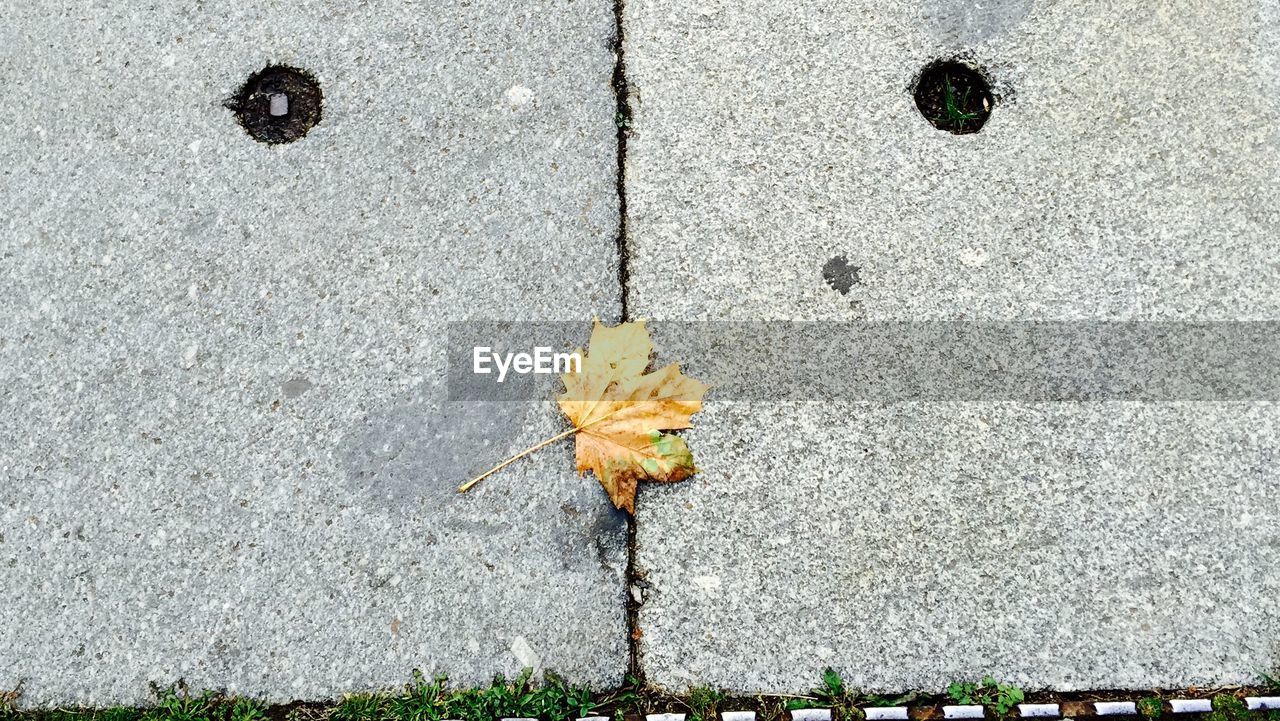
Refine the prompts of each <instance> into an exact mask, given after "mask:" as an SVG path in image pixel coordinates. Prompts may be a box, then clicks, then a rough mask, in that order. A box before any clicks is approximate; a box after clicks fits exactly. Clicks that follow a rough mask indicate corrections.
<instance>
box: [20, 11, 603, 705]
mask: <svg viewBox="0 0 1280 721" xmlns="http://www.w3.org/2000/svg"><path fill="white" fill-rule="evenodd" d="M180 5H181V6H180ZM613 29H614V16H613V10H612V7H611V6H610V5H608V4H602V3H599V2H578V1H571V2H567V3H565V2H558V3H554V4H552V3H532V4H525V5H520V6H519V7H516V6H512V5H511V4H509V3H503V2H490V1H487V0H483V1H481V2H472V3H465V4H457V5H438V4H437V5H428V4H422V3H414V2H407V3H406V2H398V3H371V4H370V3H361V4H350V3H323V2H322V3H301V4H299V3H279V2H241V1H239V0H237V1H235V2H230V1H227V2H223V1H221V0H211V1H209V2H203V3H195V4H194V5H191V4H167V5H166V4H161V5H157V6H152V7H149V8H141V7H138V6H135V5H131V4H129V3H105V4H104V3H96V4H88V5H80V6H77V7H75V8H70V7H66V6H64V5H63V4H60V3H53V2H43V1H39V2H21V3H7V4H5V6H4V9H3V10H0V40H2V42H0V88H3V91H2V93H0V127H3V128H4V132H3V133H2V134H0V157H2V158H3V159H4V160H3V163H0V231H2V233H0V307H3V313H0V449H2V450H0V478H2V479H3V482H0V688H11V687H13V686H14V685H16V684H17V682H18V681H19V680H20V679H23V680H25V683H24V686H23V688H24V691H25V695H24V696H23V697H22V702H23V703H24V704H29V705H54V704H59V705H65V704H90V705H103V704H115V703H137V702H144V701H146V700H148V699H149V698H150V691H149V689H148V683H149V682H155V683H157V684H161V685H166V684H170V683H173V682H175V681H178V680H179V679H184V680H185V681H186V682H187V683H188V684H189V685H190V686H191V687H193V688H202V687H208V688H225V689H229V690H231V691H234V692H237V693H243V694H250V695H254V696H259V697H263V698H266V699H268V700H271V701H285V700H289V699H295V698H301V699H317V698H328V697H333V696H335V695H337V694H339V693H342V692H346V691H350V690H353V689H361V688H369V687H388V686H392V685H397V684H400V683H402V682H404V681H406V680H407V679H408V678H409V676H410V673H411V671H412V670H413V669H415V668H419V669H422V670H423V671H424V672H425V673H427V674H428V675H431V674H435V673H447V674H449V676H450V677H451V679H453V680H454V681H455V682H458V683H483V682H487V681H488V680H489V679H491V678H492V675H493V674H494V673H495V672H506V673H508V674H513V673H516V672H518V671H519V670H520V669H521V667H522V666H525V665H536V666H537V667H538V668H539V669H547V670H555V671H557V672H559V673H561V674H563V675H565V676H566V677H567V678H568V679H570V680H572V681H574V682H576V683H584V684H590V685H593V686H611V685H614V684H616V683H618V682H620V680H621V674H622V672H623V670H624V669H625V668H626V660H627V646H626V621H625V615H624V610H623V575H624V572H625V559H626V552H625V548H624V544H625V536H626V533H625V523H624V522H623V519H622V518H621V517H619V516H618V515H617V514H616V513H615V512H614V511H613V509H612V507H611V506H609V504H608V502H607V499H605V498H604V496H603V494H601V493H600V492H599V489H598V488H596V487H594V486H593V484H592V483H590V482H589V481H587V480H583V479H579V478H578V477H577V474H576V473H574V472H573V470H572V468H573V464H572V459H571V455H570V454H571V449H570V448H569V447H568V446H567V445H565V446H558V447H556V448H551V449H547V450H546V451H544V452H543V453H541V454H539V455H538V456H537V457H536V458H532V459H529V460H528V461H526V462H523V463H521V464H518V465H516V466H513V467H511V469H510V470H509V471H508V472H506V473H504V474H503V475H502V476H501V477H500V478H495V479H492V480H491V481H490V482H488V483H486V484H485V485H483V486H481V487H480V488H479V489H477V490H476V491H475V492H473V493H472V494H469V495H467V496H458V495H456V494H455V493H453V492H452V489H453V488H454V487H456V485H457V484H458V483H459V482H460V481H462V480H465V479H466V477H467V475H468V474H470V473H474V472H476V471H478V470H482V469H483V468H484V467H486V466H487V465H488V464H491V463H493V462H496V461H497V460H500V459H501V458H502V457H503V455H504V454H506V453H508V452H510V451H511V450H513V449H516V448H519V447H521V446H522V445H527V444H528V443H530V442H532V441H534V440H538V439H539V438H541V437H545V436H547V435H551V434H552V433H554V432H555V431H556V430H557V429H558V423H559V421H557V420H556V415H555V413H556V412H555V409H554V407H551V406H546V407H532V406H529V405H520V404H489V405H484V404H473V405H468V406H467V407H465V408H462V407H459V405H458V404H449V403H446V402H444V401H443V400H442V399H443V387H442V383H443V379H444V372H443V361H444V341H445V336H444V333H445V327H446V326H445V324H446V322H447V321H449V320H462V319H468V318H486V319H538V318H550V319H557V320H568V319H582V320H584V321H586V320H589V319H590V318H591V317H593V316H596V315H598V316H600V317H605V318H611V317H616V316H617V315H618V314H619V311H620V300H619V299H620V292H619V287H618V281H617V259H616V248H615V243H614V238H615V234H616V232H617V225H618V218H617V198H616V188H615V175H616V155H615V154H616V146H615V132H616V131H615V126H614V110H615V108H614V99H613V95H612V92H611V88H610V78H611V73H612V69H613V54H612V52H611V50H610V45H609V44H610V42H611V36H612V34H613ZM268 63H279V64H283V65H288V66H291V67H296V68H299V69H302V70H306V71H307V72H309V73H311V74H313V75H314V76H315V77H316V78H317V79H318V80H319V82H320V85H321V88H322V91H323V94H324V104H323V113H322V117H321V119H320V122H319V123H318V124H317V125H315V126H314V127H312V128H310V130H309V132H308V133H307V135H306V136H305V137H303V138H302V139H300V140H298V141H296V142H294V143H291V144H287V145H276V146H271V145H265V144H261V143H258V142H255V141H254V140H253V139H251V138H250V137H249V136H248V135H247V134H246V132H245V131H244V130H243V129H242V128H241V127H240V126H239V124H238V122H237V118H236V115H235V114H234V113H233V112H232V110H230V109H229V108H227V107H224V103H225V102H226V101H227V100H228V99H229V98H231V97H232V96H233V95H235V93H236V92H237V90H238V89H239V86H240V84H241V83H243V82H244V81H245V80H246V79H247V78H248V77H249V76H250V75H251V74H252V73H254V72H256V71H259V70H261V69H262V68H263V67H264V66H266V65H267V64H268ZM271 107H276V108H277V110H278V109H280V108H279V104H278V103H274V104H272V106H271Z"/></svg>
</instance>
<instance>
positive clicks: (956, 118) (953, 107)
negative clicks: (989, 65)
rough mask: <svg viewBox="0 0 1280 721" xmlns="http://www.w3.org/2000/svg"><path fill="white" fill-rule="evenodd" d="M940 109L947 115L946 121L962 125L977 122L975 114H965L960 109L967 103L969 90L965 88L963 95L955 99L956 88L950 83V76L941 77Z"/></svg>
mask: <svg viewBox="0 0 1280 721" xmlns="http://www.w3.org/2000/svg"><path fill="white" fill-rule="evenodd" d="M942 93H943V97H942V108H943V111H944V112H946V114H947V120H949V121H951V122H953V123H955V124H957V125H964V124H965V123H967V122H969V121H971V120H977V119H978V114H977V113H967V112H965V111H963V110H961V109H960V108H961V107H963V106H964V105H966V104H967V103H968V102H969V89H968V88H965V91H964V95H962V96H960V98H959V99H958V100H957V98H956V86H955V84H954V83H952V82H951V76H950V75H944V76H943V77H942Z"/></svg>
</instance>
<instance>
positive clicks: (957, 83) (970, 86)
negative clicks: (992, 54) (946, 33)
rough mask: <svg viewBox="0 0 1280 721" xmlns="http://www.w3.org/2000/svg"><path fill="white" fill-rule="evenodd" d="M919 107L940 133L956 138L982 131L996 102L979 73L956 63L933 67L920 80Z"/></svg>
mask: <svg viewBox="0 0 1280 721" xmlns="http://www.w3.org/2000/svg"><path fill="white" fill-rule="evenodd" d="M915 97H916V107H917V108H919V109H920V114H921V115H923V116H924V117H925V120H928V121H929V123H930V124H932V125H933V127H935V128H937V129H938V130H945V131H947V132H949V133H955V134H956V135H964V134H966V133H976V132H978V131H979V130H981V129H982V126H983V124H985V123H986V122H987V118H988V117H990V116H991V108H992V106H994V105H995V99H994V98H993V97H992V96H991V84H990V83H988V82H987V79H986V77H985V76H983V74H982V73H981V72H979V71H978V70H976V69H974V68H972V67H970V66H968V65H965V64H964V63H960V62H956V61H954V60H939V61H936V62H934V63H931V64H929V65H928V66H927V67H925V69H924V70H923V71H921V73H920V77H919V78H918V79H917V80H916V89H915Z"/></svg>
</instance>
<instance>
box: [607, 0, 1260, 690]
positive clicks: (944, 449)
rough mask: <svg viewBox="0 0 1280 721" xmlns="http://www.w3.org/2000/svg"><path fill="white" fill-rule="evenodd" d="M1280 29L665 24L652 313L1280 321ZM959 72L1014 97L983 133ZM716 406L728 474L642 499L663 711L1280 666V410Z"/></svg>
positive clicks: (1190, 12)
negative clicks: (675, 692) (949, 61)
mask: <svg viewBox="0 0 1280 721" xmlns="http://www.w3.org/2000/svg"><path fill="white" fill-rule="evenodd" d="M1278 8H1280V5H1278V4H1277V3H1276V2H1275V1H1274V0H1261V1H1259V0H1227V1H1226V2H1218V3H1201V2H1193V1H1192V0H1177V1H1175V2H1167V3H1159V4H1158V6H1153V5H1151V4H1149V3H1141V2H1136V1H1129V0H1126V1H1124V2H1114V3H1092V2H1073V1H1062V2H1043V1H1042V2H1037V3H1017V2H1011V3H1000V2H997V3H982V4H981V7H978V4H977V3H972V4H970V3H958V2H929V3H916V2H899V3H884V2H871V1H870V0H842V1H841V2H827V1H818V2H789V3H777V2H769V1H766V0H747V1H746V2H720V1H718V0H697V1H696V2H695V1H693V0H630V1H629V2H628V3H627V6H626V16H625V19H626V23H627V25H626V26H627V48H626V52H627V64H628V71H629V79H630V83H631V88H632V90H633V99H634V101H635V105H634V111H635V118H634V123H633V124H634V129H635V130H634V136H633V137H632V138H631V141H630V143H629V144H628V151H629V152H628V159H627V160H628V166H627V188H628V209H629V228H630V233H631V238H630V249H631V267H630V273H631V281H632V287H631V288H630V298H631V303H632V305H631V311H632V314H633V315H635V316H637V317H648V318H652V319H654V326H655V327H660V326H661V322H662V320H663V319H684V320H689V319H708V320H714V319H721V318H732V319H737V320H755V319H776V320H786V319H811V320H815V319H827V320H833V321H834V320H854V319H861V318H866V319H875V320H895V319H896V320H924V319H948V320H958V319H972V318H977V319H990V320H1016V319H1032V318H1035V319H1088V318H1099V319H1128V320H1143V319H1168V320H1174V319H1197V320H1230V319H1271V318H1276V317H1277V316H1278V315H1280V292H1277V288H1280V285H1277V281H1280V266H1278V265H1277V260H1276V259H1277V257H1280V253H1278V252H1277V251H1278V250H1280V247H1278V241H1277V239H1278V238H1280V183H1277V181H1278V180H1280V172H1277V171H1278V170H1280V152H1277V151H1280V130H1278V129H1280V52H1277V50H1280V42H1278V41H1277V33H1278V30H1280V9H1278ZM956 54H962V55H967V56H969V57H970V58H972V60H973V61H975V62H977V63H979V64H981V65H982V66H984V67H985V68H987V70H988V72H989V73H990V75H991V77H992V78H993V81H994V86H995V91H996V93H997V94H998V95H999V96H1000V102H999V104H998V105H997V107H996V109H995V111H994V113H993V114H992V117H991V119H990V121H989V122H988V123H987V125H986V127H985V128H984V130H983V131H982V132H981V133H979V134H976V135H969V136H952V135H949V134H946V133H943V132H940V131H937V130H935V129H934V128H932V127H931V126H930V125H929V124H928V123H927V122H926V121H925V120H924V119H923V118H922V117H921V116H920V115H919V113H918V112H917V110H916V108H915V106H914V103H913V101H912V98H911V94H910V93H911V86H912V81H913V76H914V75H915V73H917V72H918V71H919V69H920V68H922V67H923V66H924V65H925V64H926V63H928V62H930V61H931V60H933V59H935V58H938V57H949V56H953V55H956ZM841 288H844V289H847V291H848V292H847V293H843V292H841ZM821 342H822V338H821V337H820V336H816V337H815V338H814V343H815V344H817V343H821ZM673 360H682V359H673ZM706 408H707V410H705V411H704V412H703V413H702V414H700V415H699V416H697V417H696V418H695V419H694V422H695V424H696V426H697V427H696V428H695V429H694V430H692V431H690V432H689V433H688V439H689V443H690V447H691V448H692V450H693V452H694V455H695V458H696V459H697V462H698V465H699V467H700V468H701V469H702V471H703V472H702V474H701V476H700V477H697V478H695V479H694V480H692V481H691V482H688V483H684V484H677V485H672V486H669V487H661V488H652V487H650V488H644V489H642V491H641V495H640V499H639V505H638V508H639V514H638V520H639V524H640V525H639V538H638V544H639V545H638V550H637V554H638V555H637V564H638V566H637V570H638V572H639V573H640V574H642V575H643V576H644V585H645V586H647V590H646V592H645V594H646V600H645V603H644V606H643V607H642V609H641V612H640V617H639V623H640V627H641V630H642V632H643V636H642V637H641V640H640V651H641V653H642V659H643V665H644V668H645V670H646V671H647V673H648V676H649V679H650V680H651V681H654V682H656V683H658V684H660V685H663V686H666V687H670V688H674V689H680V688H683V687H686V686H690V685H697V684H710V685H713V686H726V687H730V688H733V689H735V690H736V691H755V690H773V691H800V690H803V689H807V688H810V687H812V686H813V685H815V683H817V681H818V679H819V675H820V673H821V670H822V668H823V667H825V666H832V667H834V668H836V669H837V670H839V671H840V672H841V673H842V674H843V675H844V677H845V678H846V680H847V681H848V682H849V683H850V684H851V685H853V686H858V687H864V688H873V689H903V688H924V689H940V688H941V687H942V686H943V685H944V684H945V683H947V682H948V681H951V680H956V679H961V678H970V679H974V678H976V677H978V676H980V675H981V674H983V673H988V672H989V673H992V674H994V675H996V676H998V677H1000V678H1002V679H1005V680H1008V681H1012V682H1015V683H1019V684H1022V685H1024V686H1026V687H1032V688H1039V687H1053V688H1058V689H1079V688H1086V687H1093V688H1098V687H1101V688H1116V687H1125V688H1148V687H1154V686H1184V685H1192V684H1195V685H1214V684H1223V683H1233V682H1243V681H1252V680H1256V673H1257V672H1258V671H1260V670H1264V669H1266V668H1275V667H1276V666H1277V665H1280V580H1278V579H1277V577H1276V575H1275V573H1274V569H1275V568H1277V567H1280V503H1277V502H1276V493H1277V490H1278V489H1280V477H1278V476H1280V472H1278V471H1277V467H1276V463H1275V458H1276V454H1277V446H1278V445H1280V437H1278V436H1277V422H1278V421H1280V411H1277V409H1276V407H1275V406H1274V405H1273V404H1264V403H1253V404H1251V403H1240V404H1217V403H1202V404H1173V403H1170V404H1152V405H1143V404H1124V403H1094V404H1040V405H1018V404H996V403H982V402H975V403H970V404H945V403H935V404H923V403H921V404H899V405H893V404H886V405H867V404H864V405H859V404H854V403H844V404H838V403H837V404H831V405H817V404H805V403H794V404H765V403H756V404H748V403H734V402H733V399H732V398H724V397H723V396H717V395H716V393H715V391H714V390H713V391H712V393H711V394H709V396H708V399H707V403H706Z"/></svg>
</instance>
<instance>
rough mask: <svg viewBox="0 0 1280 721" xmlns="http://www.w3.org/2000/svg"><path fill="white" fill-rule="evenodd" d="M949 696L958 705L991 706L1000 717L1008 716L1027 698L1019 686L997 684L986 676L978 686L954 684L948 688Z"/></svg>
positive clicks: (973, 684)
mask: <svg viewBox="0 0 1280 721" xmlns="http://www.w3.org/2000/svg"><path fill="white" fill-rule="evenodd" d="M947 695H948V696H950V697H951V700H952V701H955V702H956V703H958V704H962V705H971V704H981V705H983V706H990V707H991V708H992V709H994V710H995V712H996V714H997V715H999V716H1007V715H1008V714H1009V712H1010V711H1012V710H1013V707H1014V706H1017V705H1018V704H1020V703H1022V701H1023V699H1024V698H1025V697H1026V695H1025V694H1023V692H1022V689H1020V688H1018V687H1017V686H1013V685H1011V684H1006V683H997V682H996V680H995V679H994V678H992V677H990V676H984V677H983V678H982V682H981V683H976V684H975V683H970V682H968V681H964V682H961V681H957V682H954V683H952V684H951V685H949V686H947Z"/></svg>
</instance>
